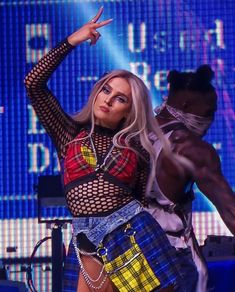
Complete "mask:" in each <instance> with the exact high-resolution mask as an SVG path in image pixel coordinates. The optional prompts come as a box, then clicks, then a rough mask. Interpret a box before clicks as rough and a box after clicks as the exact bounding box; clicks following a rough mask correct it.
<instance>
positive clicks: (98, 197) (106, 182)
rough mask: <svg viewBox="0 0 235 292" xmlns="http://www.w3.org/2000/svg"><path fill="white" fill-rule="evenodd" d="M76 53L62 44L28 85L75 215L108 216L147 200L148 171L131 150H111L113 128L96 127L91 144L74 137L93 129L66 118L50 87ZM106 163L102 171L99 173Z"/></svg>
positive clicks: (29, 77) (38, 67) (34, 71)
mask: <svg viewBox="0 0 235 292" xmlns="http://www.w3.org/2000/svg"><path fill="white" fill-rule="evenodd" d="M73 48H74V47H73V46H71V45H70V44H69V43H68V41H67V40H65V41H63V42H61V43H60V44H59V45H58V46H57V47H55V48H54V49H52V50H51V51H50V52H49V53H48V54H46V55H45V56H44V57H43V58H42V59H41V60H40V61H39V62H38V64H37V65H36V66H35V67H34V68H33V69H32V70H31V71H30V72H29V74H28V75H27V76H26V78H25V85H26V89H27V94H28V96H29V98H30V100H31V103H32V106H33V108H34V110H35V112H36V114H37V116H38V118H39V120H40V122H41V123H42V125H43V126H44V128H45V129H46V131H47V133H48V134H49V135H50V137H51V138H52V141H53V143H54V145H55V147H56V149H57V153H58V156H59V159H60V160H61V161H62V162H64V184H65V191H66V199H67V203H68V207H69V209H70V211H71V213H72V215H73V216H90V215H93V216H96V215H98V216H102V215H108V214H110V213H112V212H113V211H115V210H117V209H119V208H121V207H122V206H123V205H125V204H127V203H128V202H130V201H132V200H133V199H134V198H137V199H139V200H141V201H142V200H143V198H144V192H145V187H146V179H147V172H148V169H147V165H146V164H145V163H143V161H141V162H140V161H139V158H138V160H136V158H137V157H136V155H133V152H132V151H131V153H130V151H129V152H128V151H126V150H125V151H126V152H125V151H123V150H121V149H117V148H116V147H113V148H112V149H111V147H112V145H113V144H112V139H113V135H114V134H115V131H113V130H111V129H107V128H103V127H100V126H96V127H95V130H94V133H93V134H92V139H90V138H85V139H82V140H78V139H77V138H76V137H77V135H78V136H79V135H81V134H82V136H85V137H87V134H88V133H89V132H90V131H89V125H81V124H79V123H78V122H76V121H75V120H74V119H73V118H72V117H70V116H69V115H68V114H67V113H65V112H64V111H63V109H62V107H61V105H60V104H59V102H58V101H57V99H56V98H55V96H54V95H53V93H52V92H51V91H50V90H49V88H48V86H47V81H48V79H49V78H50V76H51V74H52V73H53V72H54V71H55V70H56V68H57V67H58V65H59V64H60V63H61V62H62V61H63V59H64V58H65V57H66V56H67V55H68V53H70V52H71V51H72V49H73ZM92 142H93V143H92ZM110 149H111V150H112V151H111V153H109V151H110ZM74 153H75V154H76V155H74ZM108 153H109V155H107V154H108ZM128 155H129V156H128ZM126 157H130V158H128V159H129V160H128V159H127V158H126ZM95 158H97V161H96V159H95ZM104 160H105V163H104V165H103V167H102V168H98V169H97V167H96V166H97V164H98V163H99V164H102V163H103V162H104ZM94 163H95V165H93V164H94Z"/></svg>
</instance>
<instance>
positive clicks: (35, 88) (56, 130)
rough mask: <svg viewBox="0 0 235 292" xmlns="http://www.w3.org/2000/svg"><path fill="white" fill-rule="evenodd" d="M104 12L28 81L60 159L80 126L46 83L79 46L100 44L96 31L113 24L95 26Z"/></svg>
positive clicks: (59, 48)
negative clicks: (65, 146)
mask: <svg viewBox="0 0 235 292" xmlns="http://www.w3.org/2000/svg"><path fill="white" fill-rule="evenodd" d="M102 12H103V8H101V9H99V11H98V13H97V15H96V16H95V17H94V18H93V19H92V21H90V22H88V23H87V24H85V25H84V26H82V27H81V28H80V29H79V30H77V31H75V32H74V33H73V34H71V35H70V36H69V37H68V38H67V39H66V40H65V41H63V42H61V43H60V44H59V45H58V46H57V47H55V48H54V49H52V50H51V51H50V52H49V53H47V54H46V55H45V56H44V57H43V58H42V59H41V60H40V61H39V62H38V64H36V65H35V66H34V68H33V69H32V70H31V71H30V72H29V74H28V75H27V76H26V78H25V86H26V89H27V94H28V96H29V98H30V100H31V103H32V106H33V108H34V110H35V112H36V114H37V116H38V118H39V120H40V122H41V123H42V125H43V126H44V128H45V130H46V131H47V133H48V134H49V135H50V137H51V138H52V140H53V142H54V144H55V146H56V148H57V151H58V154H59V156H61V153H62V150H63V148H64V145H65V144H66V143H68V142H69V141H70V140H72V139H73V138H74V137H75V135H76V133H77V130H78V124H77V122H75V121H74V120H73V119H72V118H71V117H70V116H69V115H68V114H66V113H65V112H64V111H63V109H62V107H61V106H60V104H59V102H58V101H57V99H56V98H55V96H54V95H53V93H52V92H51V91H50V89H49V88H48V86H47V81H48V80H49V78H50V77H51V75H52V73H53V72H54V71H55V70H56V69H57V67H58V66H59V64H60V63H61V62H62V61H63V60H64V59H65V57H66V56H67V55H68V54H69V53H70V52H71V51H72V50H73V49H74V48H75V47H76V46H77V45H79V44H81V43H82V42H84V41H86V40H89V39H90V40H91V44H95V43H96V42H97V41H98V39H99V37H100V34H99V33H98V32H97V31H96V29H97V28H99V27H101V26H104V25H106V24H108V23H110V22H111V20H106V21H102V22H100V23H96V22H97V21H98V19H99V18H100V16H101V14H102Z"/></svg>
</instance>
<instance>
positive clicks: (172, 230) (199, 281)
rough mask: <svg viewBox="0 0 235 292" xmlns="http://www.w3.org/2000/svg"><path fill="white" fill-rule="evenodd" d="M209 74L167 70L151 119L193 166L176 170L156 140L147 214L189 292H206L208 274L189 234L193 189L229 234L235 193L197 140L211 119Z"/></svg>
mask: <svg viewBox="0 0 235 292" xmlns="http://www.w3.org/2000/svg"><path fill="white" fill-rule="evenodd" d="M213 77H214V72H213V71H212V70H211V68H210V67H209V66H208V65H203V66H200V67H199V68H198V69H197V71H196V72H190V73H189V72H182V73H180V72H178V71H170V73H169V75H168V79H167V80H168V83H169V86H170V87H169V95H168V98H167V100H166V102H164V103H163V104H162V105H161V106H160V107H158V108H157V109H156V110H155V111H156V119H157V121H158V123H159V124H160V125H161V126H162V130H163V132H164V135H165V137H167V138H169V140H170V142H171V147H172V149H173V152H174V153H175V154H178V155H179V157H180V156H181V157H184V158H187V159H188V160H189V162H191V163H192V164H191V165H192V167H184V168H183V169H184V170H183V171H182V168H179V167H177V166H176V165H175V164H174V163H172V161H171V160H170V159H169V158H167V156H166V155H165V154H164V151H162V146H161V145H162V144H161V143H160V141H159V140H157V139H155V141H154V145H155V150H156V152H157V154H158V163H157V165H158V169H157V178H156V183H155V187H154V191H153V193H152V194H151V198H149V212H150V213H151V214H152V215H153V216H154V217H155V218H156V219H157V221H158V222H159V223H160V224H161V226H162V228H163V229H164V230H165V231H166V234H167V235H168V238H169V239H170V241H171V244H172V245H173V246H175V247H176V248H177V249H178V251H179V255H180V256H181V257H184V258H185V264H184V266H183V267H182V272H183V274H184V275H185V279H186V282H187V286H188V290H187V291H197V292H199V291H200V292H204V291H207V287H206V286H207V269H206V265H205V262H204V261H203V259H202V257H201V255H200V251H199V249H198V244H197V242H196V239H195V236H194V233H193V230H192V200H193V191H192V185H193V184H194V183H196V184H197V187H198V188H199V190H200V191H201V192H202V193H203V194H204V195H205V196H206V197H207V198H208V199H209V200H210V201H211V202H212V203H213V204H214V205H215V207H216V208H217V210H218V212H219V214H220V216H221V218H222V219H223V221H224V223H225V224H226V226H227V227H228V228H229V230H230V231H231V232H232V233H233V234H235V219H234V218H235V194H234V193H233V191H232V189H231V187H230V186H229V184H228V182H227V181H226V179H225V177H224V176H223V174H222V171H221V164H220V159H219V156H218V154H217V153H216V151H215V149H214V148H213V147H212V145H210V144H208V143H207V142H205V141H203V140H202V137H203V136H204V135H205V133H206V131H207V129H208V128H209V127H210V125H211V123H212V122H213V119H214V114H215V112H216V109H217V94H216V91H215V88H214V87H213V86H212V84H211V80H212V79H213Z"/></svg>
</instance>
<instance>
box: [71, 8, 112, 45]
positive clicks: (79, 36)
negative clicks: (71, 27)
mask: <svg viewBox="0 0 235 292" xmlns="http://www.w3.org/2000/svg"><path fill="white" fill-rule="evenodd" d="M103 10H104V9H103V7H101V8H100V9H99V10H98V12H97V14H96V15H95V17H94V18H92V20H90V21H89V22H88V23H86V24H85V25H83V26H82V27H81V28H80V29H78V30H77V31H75V32H74V33H72V34H71V35H70V36H69V37H68V42H69V43H70V44H71V45H73V46H77V45H79V44H81V43H82V42H84V41H87V40H91V43H90V44H91V45H95V44H96V42H97V41H98V39H99V38H100V36H101V35H100V33H99V32H98V31H97V29H98V28H100V27H102V26H105V25H108V24H109V23H110V22H111V21H112V20H113V19H108V20H104V21H101V22H98V20H99V19H100V17H101V15H102V13H103Z"/></svg>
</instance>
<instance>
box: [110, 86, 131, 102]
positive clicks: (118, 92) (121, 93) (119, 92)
mask: <svg viewBox="0 0 235 292" xmlns="http://www.w3.org/2000/svg"><path fill="white" fill-rule="evenodd" d="M104 86H108V87H109V89H111V90H113V87H112V86H111V85H109V84H108V83H106V84H104ZM117 94H120V95H123V96H125V97H126V98H127V99H128V100H129V99H130V97H129V96H127V95H126V94H125V93H123V92H121V91H117Z"/></svg>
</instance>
